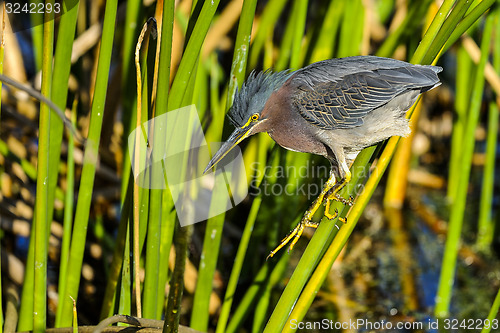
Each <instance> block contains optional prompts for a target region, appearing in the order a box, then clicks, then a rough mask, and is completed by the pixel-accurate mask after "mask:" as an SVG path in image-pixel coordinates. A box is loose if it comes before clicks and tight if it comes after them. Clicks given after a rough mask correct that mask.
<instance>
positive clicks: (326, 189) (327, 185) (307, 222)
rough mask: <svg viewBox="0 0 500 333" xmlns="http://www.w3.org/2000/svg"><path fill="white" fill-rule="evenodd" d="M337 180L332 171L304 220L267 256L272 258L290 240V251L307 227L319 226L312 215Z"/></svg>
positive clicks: (305, 214)
mask: <svg viewBox="0 0 500 333" xmlns="http://www.w3.org/2000/svg"><path fill="white" fill-rule="evenodd" d="M335 183H336V180H335V174H334V173H333V172H330V178H328V180H327V181H326V183H325V186H323V189H322V190H321V193H320V194H319V196H318V197H317V198H316V200H314V202H313V203H312V205H311V207H309V209H308V210H306V212H305V213H304V217H302V220H301V221H300V222H299V224H297V226H296V227H295V228H294V229H293V230H292V232H290V233H289V234H288V236H286V237H285V238H284V239H283V240H282V241H281V243H280V244H279V245H278V247H276V248H275V249H274V250H272V251H271V253H269V255H268V256H267V258H272V257H273V256H274V255H275V254H276V253H277V252H278V251H279V250H281V249H282V248H283V247H284V246H285V245H287V244H288V243H289V242H290V241H292V242H291V243H290V246H289V248H288V250H289V251H290V250H291V249H293V247H294V246H295V244H296V243H297V241H298V240H299V238H300V236H302V233H303V232H304V229H305V228H306V227H311V228H317V227H318V224H317V223H313V222H311V219H312V217H313V216H314V213H316V211H317V210H318V208H319V207H320V206H321V204H322V203H323V200H324V199H325V196H326V195H327V193H328V192H329V191H330V190H331V189H332V188H333V187H334V186H335Z"/></svg>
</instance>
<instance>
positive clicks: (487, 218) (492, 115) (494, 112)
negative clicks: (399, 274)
mask: <svg viewBox="0 0 500 333" xmlns="http://www.w3.org/2000/svg"><path fill="white" fill-rule="evenodd" d="M490 15H494V16H495V22H494V25H495V36H494V43H493V47H494V49H493V67H494V68H495V70H496V72H497V73H500V24H499V16H500V10H498V9H496V10H495V13H491V14H490ZM497 101H498V97H497ZM498 120H499V111H498V105H497V103H496V101H495V102H491V103H490V107H489V114H488V131H487V133H488V134H487V138H486V163H485V165H484V174H483V186H482V191H481V201H480V207H481V208H480V210H479V221H478V235H477V241H476V245H477V247H478V248H479V249H480V250H481V251H483V252H488V251H490V250H491V244H492V242H493V237H494V234H495V222H494V220H493V216H492V214H493V212H492V206H493V190H494V186H495V158H496V151H497V136H498Z"/></svg>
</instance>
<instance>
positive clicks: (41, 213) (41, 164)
mask: <svg viewBox="0 0 500 333" xmlns="http://www.w3.org/2000/svg"><path fill="white" fill-rule="evenodd" d="M46 4H47V5H48V4H50V5H53V4H54V2H53V1H48V2H47V3H46ZM53 47H54V13H53V12H51V13H46V14H45V15H44V24H43V59H42V60H43V62H42V89H41V91H42V94H43V95H45V96H50V90H51V83H52V52H53ZM50 127H51V124H50V108H49V106H48V105H47V104H45V103H43V104H42V105H40V134H39V144H38V167H37V182H36V184H37V186H36V202H35V214H36V221H35V224H34V227H33V230H34V233H33V234H32V239H33V240H34V243H35V252H34V259H35V261H34V264H35V267H34V285H33V286H34V288H33V332H45V328H46V326H47V324H46V323H47V310H46V307H47V253H48V238H47V230H50V220H49V216H48V212H47V205H48V191H49V187H48V186H49V184H48V181H47V180H48V177H49V135H50V130H51V128H50Z"/></svg>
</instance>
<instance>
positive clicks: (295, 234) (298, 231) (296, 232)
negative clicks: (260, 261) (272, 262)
mask: <svg viewBox="0 0 500 333" xmlns="http://www.w3.org/2000/svg"><path fill="white" fill-rule="evenodd" d="M306 215H307V214H306ZM307 227H310V228H315V229H316V228H318V223H315V222H311V221H308V220H307V219H306V216H305V217H304V218H302V221H300V222H299V223H298V224H297V226H296V227H295V228H294V229H293V230H292V231H291V232H290V233H289V234H288V236H286V237H285V238H283V240H282V241H281V243H280V245H278V246H277V247H276V248H275V249H274V250H272V251H271V253H269V255H268V256H267V258H266V260H267V259H269V258H272V257H273V256H274V255H275V254H276V253H278V251H279V250H281V249H282V248H283V247H285V246H286V245H287V244H288V243H290V241H292V242H291V243H290V246H289V247H288V251H291V250H292V249H293V247H294V246H295V244H296V243H297V242H298V240H299V238H300V236H302V233H303V232H304V229H305V228H307Z"/></svg>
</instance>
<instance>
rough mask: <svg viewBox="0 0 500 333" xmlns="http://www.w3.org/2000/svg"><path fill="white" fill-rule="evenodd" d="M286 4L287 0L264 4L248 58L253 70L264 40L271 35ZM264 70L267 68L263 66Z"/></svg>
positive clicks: (271, 1)
mask: <svg viewBox="0 0 500 333" xmlns="http://www.w3.org/2000/svg"><path fill="white" fill-rule="evenodd" d="M286 3H287V0H270V1H269V2H268V3H267V4H266V7H265V8H264V11H263V12H262V15H261V16H260V21H259V29H258V30H257V33H256V34H255V37H254V39H253V41H252V48H251V50H250V58H249V64H250V68H255V67H256V66H257V61H258V60H259V56H260V54H261V53H262V49H263V47H264V44H265V42H266V39H267V38H268V36H269V34H271V35H272V31H273V29H274V27H275V25H276V22H277V21H278V19H279V17H280V14H281V12H282V11H283V9H284V8H285V4H286ZM264 68H267V67H266V66H264Z"/></svg>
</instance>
